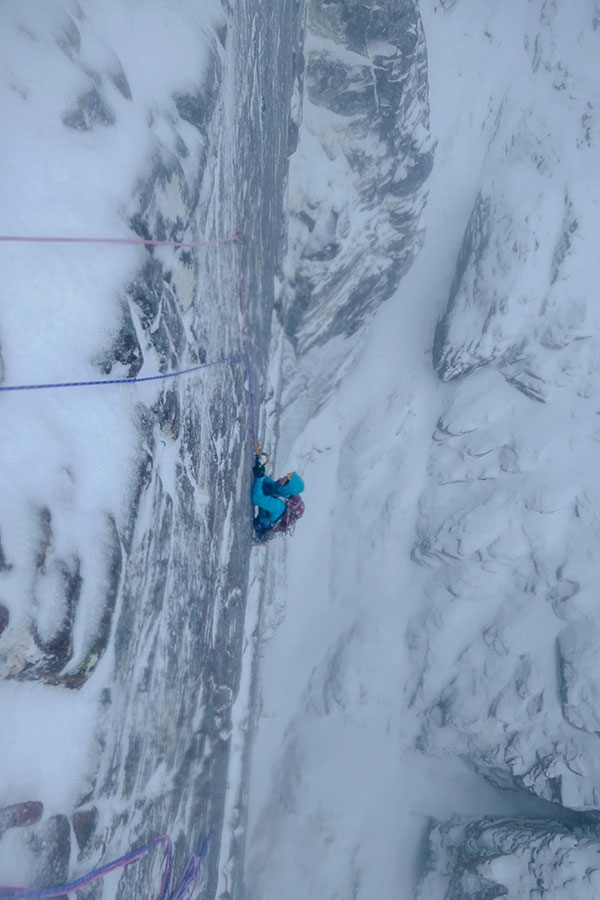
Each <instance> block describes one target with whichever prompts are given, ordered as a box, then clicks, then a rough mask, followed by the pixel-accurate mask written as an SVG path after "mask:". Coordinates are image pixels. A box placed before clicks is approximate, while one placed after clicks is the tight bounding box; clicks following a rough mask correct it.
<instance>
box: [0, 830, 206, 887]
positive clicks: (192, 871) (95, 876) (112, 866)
mask: <svg viewBox="0 0 600 900" xmlns="http://www.w3.org/2000/svg"><path fill="white" fill-rule="evenodd" d="M214 830H215V828H214V825H213V826H212V827H211V829H210V831H209V832H208V834H206V835H204V836H203V838H202V841H201V842H200V846H199V847H198V849H197V850H196V852H195V853H193V854H192V856H191V857H190V859H189V860H188V863H187V865H186V867H185V869H184V871H183V874H182V876H181V878H180V880H179V882H178V884H177V885H176V886H175V888H174V889H173V891H170V886H171V877H172V874H173V845H172V841H171V838H170V837H169V835H168V834H161V835H159V836H158V837H156V838H154V840H153V841H150V843H149V844H145V845H144V846H143V847H140V848H139V849H138V850H133V851H131V852H130V853H126V854H125V855H124V856H120V857H119V858H118V859H114V860H112V862H109V863H106V864H105V865H103V866H100V867H99V868H97V869H93V870H92V871H91V872H88V874H87V875H83V876H82V877H81V878H76V879H75V880H74V881H69V882H67V883H66V884H61V885H60V886H58V887H50V888H25V889H23V888H14V887H0V896H1V897H2V898H5V900H51V898H52V897H60V896H62V895H64V894H69V893H71V892H72V891H76V890H78V889H79V888H83V887H87V886H88V885H90V884H92V883H93V882H94V881H98V880H99V879H100V878H103V877H104V875H107V874H108V873H109V872H114V871H115V870H117V869H122V868H124V867H125V866H128V865H129V864H130V863H133V862H136V861H137V860H138V859H140V858H141V857H142V856H145V855H146V853H148V852H149V851H150V850H152V849H153V848H154V847H156V846H158V845H159V844H163V843H164V844H166V851H167V852H166V861H165V867H164V872H163V877H162V883H161V886H160V890H159V892H158V895H157V898H156V900H165V898H166V897H167V895H168V900H185V898H187V897H189V896H190V894H191V892H192V891H193V889H194V886H195V884H196V880H197V878H198V871H199V869H200V863H201V862H202V860H203V859H204V857H205V856H206V854H207V852H208V845H209V843H210V841H211V838H212V836H213V834H214Z"/></svg>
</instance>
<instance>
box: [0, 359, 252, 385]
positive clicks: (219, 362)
mask: <svg viewBox="0 0 600 900" xmlns="http://www.w3.org/2000/svg"><path fill="white" fill-rule="evenodd" d="M243 356H244V354H243V353H233V354H232V355H231V356H225V357H223V359H216V360H214V362H208V363H201V364H200V365H198V366H192V368H191V369H179V370H178V371H177V372H166V373H165V374H164V375H145V376H144V377H143V378H108V379H101V380H100V381H57V382H55V383H54V384H7V385H0V391H43V390H46V389H48V388H68V387H91V386H92V385H99V384H140V383H141V382H142V381H160V380H161V379H163V378H177V376H179V375H189V373H190V372H198V371H199V370H200V369H209V368H210V367H211V366H222V365H224V364H225V363H228V362H233V361H235V360H236V359H242V357H243Z"/></svg>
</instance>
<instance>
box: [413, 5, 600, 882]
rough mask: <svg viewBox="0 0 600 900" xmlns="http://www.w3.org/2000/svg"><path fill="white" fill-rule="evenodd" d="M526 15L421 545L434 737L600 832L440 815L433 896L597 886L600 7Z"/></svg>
mask: <svg viewBox="0 0 600 900" xmlns="http://www.w3.org/2000/svg"><path fill="white" fill-rule="evenodd" d="M446 5H448V4H446ZM456 9H457V10H458V7H456ZM514 11H515V10H514V9H513V12H514ZM520 27H522V28H523V33H522V43H521V46H522V48H523V49H522V50H520V53H521V54H522V55H521V56H520V57H519V60H520V61H519V65H520V66H521V69H520V75H519V77H518V78H514V79H513V80H512V81H511V82H510V83H509V84H508V85H507V90H506V91H505V93H504V96H503V98H502V100H501V102H500V103H499V104H498V106H497V108H496V109H492V107H490V115H493V116H494V117H495V120H494V129H493V131H492V133H491V136H490V140H489V145H488V147H487V152H486V155H485V161H484V165H483V166H482V170H481V174H480V177H479V182H478V184H477V191H476V197H475V200H474V203H473V207H472V211H471V215H470V217H469V220H468V224H467V226H466V228H465V231H464V235H463V238H462V242H461V245H460V249H459V252H458V255H457V258H456V264H455V269H454V278H453V280H452V283H451V286H450V288H449V292H448V295H447V297H446V298H445V308H444V309H443V311H442V314H441V316H440V317H439V319H438V323H437V328H436V330H435V335H434V339H433V344H432V359H433V366H434V369H435V372H436V374H437V376H438V378H439V379H440V381H441V382H443V390H445V391H447V393H446V394H445V401H444V408H443V411H442V414H441V415H440V417H439V419H438V422H437V427H436V429H435V431H434V433H433V436H432V437H433V440H432V444H431V449H430V452H429V462H428V484H427V487H426V489H425V490H424V491H423V494H422V496H421V499H420V504H419V517H418V521H417V529H416V531H417V533H416V538H415V543H414V546H413V551H412V552H413V560H414V561H415V562H417V563H418V564H419V565H421V566H423V567H424V568H425V569H428V570H429V572H430V575H429V577H428V579H427V591H426V598H425V603H424V606H423V609H422V611H421V612H420V613H419V615H418V616H417V617H416V618H415V619H414V621H413V624H412V627H411V629H410V644H411V648H412V651H413V655H414V659H415V661H416V663H417V673H416V675H415V680H414V683H413V685H412V687H413V693H412V703H413V707H414V708H415V709H417V710H418V713H419V719H420V723H421V732H420V736H419V740H418V745H419V747H420V749H421V750H422V751H423V752H426V753H433V754H442V755H446V754H449V755H460V756H461V757H462V758H463V759H467V760H469V761H470V763H471V764H472V765H473V766H474V767H475V768H476V770H477V771H478V772H480V773H481V774H482V775H483V776H484V777H485V778H486V779H487V780H488V781H489V782H491V783H492V784H494V785H497V786H499V787H503V788H510V789H512V790H516V791H517V792H520V793H521V795H524V796H525V797H528V798H536V802H537V800H538V798H541V799H542V800H544V801H550V802H551V803H553V804H555V806H554V809H555V811H556V815H557V816H558V818H559V819H560V816H561V815H562V816H564V815H565V809H567V810H571V811H573V810H574V811H577V812H578V814H580V815H581V818H579V819H577V822H578V823H579V824H578V826H577V827H580V826H581V828H582V829H583V830H581V831H577V829H574V828H571V825H569V827H566V826H565V827H563V826H562V825H561V826H560V827H558V826H556V825H554V824H553V823H551V822H550V823H549V822H547V821H545V820H539V821H537V822H536V823H535V824H533V825H532V824H528V823H527V822H524V821H523V820H519V819H516V818H515V819H511V820H505V821H502V822H498V821H496V822H494V821H492V820H484V821H483V822H478V823H475V824H473V825H472V826H470V827H469V828H468V829H467V830H466V832H463V833H462V834H461V836H460V837H458V831H457V830H456V829H455V827H454V824H451V825H448V826H441V827H438V828H436V829H434V832H433V838H432V844H431V848H432V849H431V856H430V866H431V870H432V871H430V873H429V874H428V876H427V878H426V881H425V882H424V885H425V886H424V887H423V893H422V894H421V896H423V897H427V898H429V897H438V896H439V897H442V896H443V897H446V898H455V897H469V898H470V897H473V898H475V897H477V898H483V897H496V896H503V895H507V896H519V897H520V896H536V897H537V896H540V897H541V896H553V897H563V896H564V897H567V896H577V897H580V896H581V897H586V896H593V895H594V893H596V892H597V887H594V875H593V873H594V872H595V867H596V865H597V864H596V862H595V861H594V860H595V859H596V857H597V853H598V848H597V845H596V840H597V836H596V829H597V818H598V810H599V809H600V768H599V766H598V757H597V741H598V732H599V730H600V718H599V712H600V709H599V700H598V697H599V685H598V678H597V673H596V665H595V663H594V660H595V659H597V657H598V653H599V652H600V631H599V626H600V620H599V617H598V610H597V600H596V586H597V582H598V565H597V553H596V550H595V548H596V547H597V543H598V537H599V534H598V521H597V508H598V503H599V501H600V485H599V483H598V477H597V466H596V462H595V457H596V450H595V448H596V445H597V441H598V423H597V402H596V396H597V385H598V375H597V373H598V365H599V362H600V327H599V326H600V320H599V319H598V308H597V304H596V302H595V295H596V290H597V287H596V286H597V283H598V274H599V272H598V269H599V266H598V257H597V253H596V251H595V244H596V235H597V233H598V229H599V227H600V218H599V216H598V190H597V186H596V179H595V176H594V175H593V174H592V172H593V168H594V166H595V164H594V163H593V159H595V157H596V155H597V147H598V133H599V132H598V119H597V114H596V109H595V105H594V103H593V102H591V101H590V96H591V93H590V92H592V93H593V89H592V86H591V81H590V74H591V72H593V69H594V63H593V54H594V52H595V51H594V50H593V46H594V41H595V39H596V38H595V34H596V33H597V28H598V19H597V16H596V15H595V14H594V12H593V10H592V9H590V8H588V7H587V6H586V7H583V5H581V6H580V5H577V6H576V7H569V8H566V7H564V6H563V5H561V4H558V3H553V2H545V3H541V2H540V3H535V4H530V6H529V10H528V16H527V17H524V19H523V21H522V23H521V26H520ZM484 38H486V39H488V40H489V41H493V40H494V39H495V33H494V27H493V26H492V25H490V27H489V30H487V31H486V32H484V34H483V35H482V40H483V39H484ZM449 647H451V648H452V649H451V650H450V651H449V650H448V648H449ZM515 796H516V797H517V798H518V794H517V795H515ZM515 803H516V804H517V805H518V803H519V800H518V799H516V800H515ZM582 822H583V823H584V824H583V825H581V823H582ZM586 828H587V829H588V830H587V831H586V830H585V829H586ZM440 848H442V849H440ZM449 848H451V849H450V850H449ZM446 853H450V856H451V857H452V860H451V863H450V864H449V868H448V869H445V868H444V867H445V866H446V863H447V862H448V858H449V857H448V856H445V854H446ZM443 860H445V861H443ZM435 869H437V872H438V876H437V877H435V876H434V875H433V874H432V872H433V870H435ZM586 871H587V873H588V875H586V874H585V873H586ZM590 873H592V874H590ZM569 879H572V880H571V881H570V880H569ZM574 885H576V887H574ZM425 887H426V888H427V890H425Z"/></svg>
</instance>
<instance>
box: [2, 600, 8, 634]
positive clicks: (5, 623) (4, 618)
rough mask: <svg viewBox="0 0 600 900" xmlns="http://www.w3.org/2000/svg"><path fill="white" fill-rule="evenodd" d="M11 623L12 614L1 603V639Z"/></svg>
mask: <svg viewBox="0 0 600 900" xmlns="http://www.w3.org/2000/svg"><path fill="white" fill-rule="evenodd" d="M9 622H10V613H9V611H8V609H7V607H6V606H4V604H3V603H0V637H1V636H2V634H3V632H4V631H5V629H6V628H7V626H8V623H9Z"/></svg>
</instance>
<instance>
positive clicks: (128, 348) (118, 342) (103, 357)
mask: <svg viewBox="0 0 600 900" xmlns="http://www.w3.org/2000/svg"><path fill="white" fill-rule="evenodd" d="M116 363H119V364H120V365H122V366H125V367H126V368H127V374H126V377H127V378H135V377H136V376H137V375H138V373H139V371H140V369H141V368H142V366H143V364H144V355H143V353H142V348H141V347H140V342H139V340H138V336H137V332H136V330H135V325H134V324H133V319H132V318H131V312H130V311H129V305H128V304H127V303H123V305H122V307H121V326H120V328H119V331H118V332H117V334H116V336H115V338H114V340H113V342H112V344H111V345H110V347H109V348H108V349H107V350H106V351H103V352H102V353H100V354H99V355H98V356H97V357H96V359H95V364H96V365H97V366H98V368H99V369H100V370H101V371H102V372H104V374H105V375H110V374H111V373H112V371H113V367H114V366H115V364H116Z"/></svg>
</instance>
